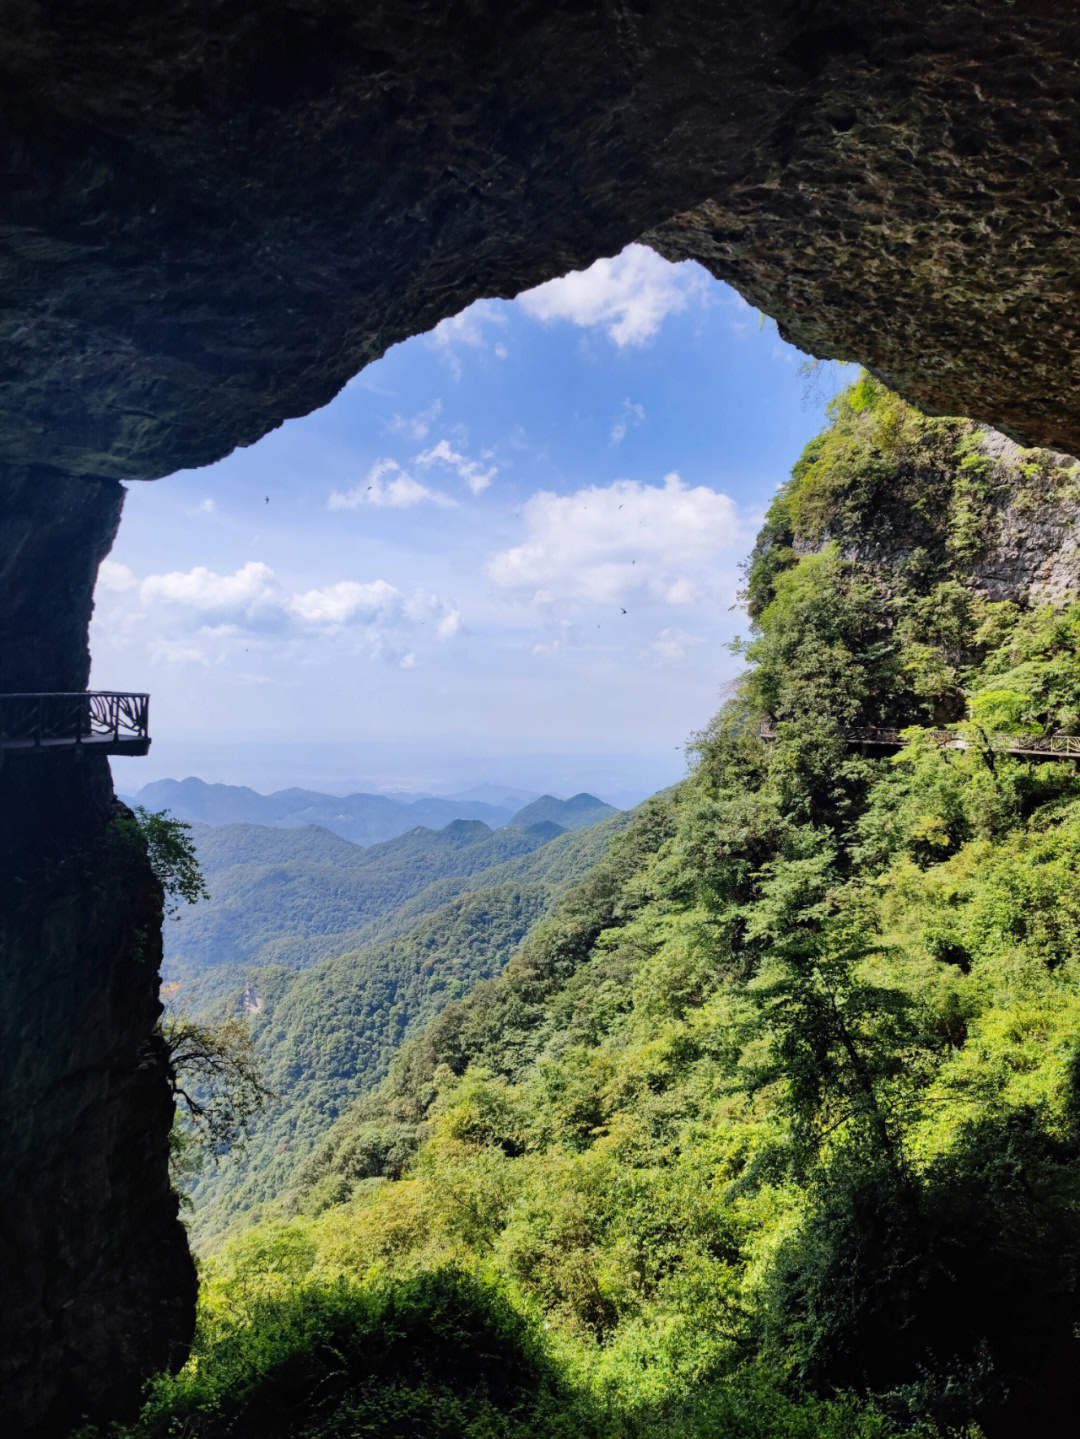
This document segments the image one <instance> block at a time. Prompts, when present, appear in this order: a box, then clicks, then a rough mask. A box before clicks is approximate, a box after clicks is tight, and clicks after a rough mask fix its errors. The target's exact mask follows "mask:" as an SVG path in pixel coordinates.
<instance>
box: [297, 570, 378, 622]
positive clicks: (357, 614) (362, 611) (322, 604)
mask: <svg viewBox="0 0 1080 1439" xmlns="http://www.w3.org/2000/svg"><path fill="white" fill-rule="evenodd" d="M400 603H401V592H400V591H399V590H397V589H396V588H395V587H394V586H393V585H390V584H387V582H386V581H385V580H373V581H371V582H370V583H369V584H360V583H358V582H357V581H355V580H339V581H338V582H337V583H336V584H333V585H325V586H324V587H323V588H322V589H316V590H307V591H306V592H305V593H304V594H302V595H294V596H293V597H292V600H291V601H290V603H289V609H290V610H291V611H292V613H293V614H294V615H298V616H299V618H300V619H302V620H304V621H306V622H307V623H308V624H314V625H344V624H348V622H349V621H350V620H355V619H360V620H373V619H378V618H380V617H381V618H384V619H385V618H388V617H390V616H391V615H392V614H393V613H394V612H395V611H396V610H397V609H398V608H399V607H400Z"/></svg>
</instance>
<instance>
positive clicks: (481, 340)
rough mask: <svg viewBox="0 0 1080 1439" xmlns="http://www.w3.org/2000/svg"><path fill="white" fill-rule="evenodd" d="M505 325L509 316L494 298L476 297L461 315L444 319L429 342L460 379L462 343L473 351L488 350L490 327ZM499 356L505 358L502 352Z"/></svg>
mask: <svg viewBox="0 0 1080 1439" xmlns="http://www.w3.org/2000/svg"><path fill="white" fill-rule="evenodd" d="M505 324H506V315H505V313H504V312H503V311H502V309H500V307H499V305H498V304H497V303H496V302H495V301H494V300H476V301H475V302H474V303H473V304H471V305H470V306H469V307H468V309H465V310H462V312H461V314H460V315H451V316H449V317H448V318H447V319H445V320H440V321H439V323H438V324H437V325H436V326H435V328H434V329H433V330H432V331H431V333H430V335H428V337H427V343H428V345H429V346H430V348H431V349H433V350H437V351H438V352H439V354H440V355H441V356H442V358H443V359H444V360H445V361H446V364H447V365H448V366H449V368H450V373H451V374H452V375H453V377H454V379H455V380H460V379H461V375H462V368H461V359H460V357H459V355H458V353H457V352H458V350H459V349H460V348H461V347H462V346H464V347H466V348H468V349H471V350H485V349H487V343H488V341H487V329H486V327H487V326H489V325H496V326H502V325H505ZM499 358H500V359H502V358H504V357H503V356H501V355H500V356H499Z"/></svg>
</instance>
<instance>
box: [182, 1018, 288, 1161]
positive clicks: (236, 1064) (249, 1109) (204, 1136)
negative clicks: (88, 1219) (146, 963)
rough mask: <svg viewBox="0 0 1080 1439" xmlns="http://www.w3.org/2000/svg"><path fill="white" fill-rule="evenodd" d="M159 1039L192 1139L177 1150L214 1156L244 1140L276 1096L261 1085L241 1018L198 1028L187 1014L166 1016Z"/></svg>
mask: <svg viewBox="0 0 1080 1439" xmlns="http://www.w3.org/2000/svg"><path fill="white" fill-rule="evenodd" d="M161 1037H162V1039H163V1040H164V1041H165V1049H166V1053H167V1054H168V1057H169V1082H170V1084H171V1086H172V1092H173V1096H174V1098H176V1099H180V1100H182V1101H183V1103H184V1106H185V1110H186V1113H187V1118H188V1121H189V1124H188V1130H189V1135H190V1138H189V1139H188V1140H187V1141H186V1143H184V1144H181V1145H180V1146H179V1147H180V1148H182V1149H187V1148H190V1147H191V1145H192V1144H194V1146H195V1148H196V1149H197V1150H199V1151H201V1152H203V1153H210V1154H212V1155H218V1154H220V1153H222V1152H223V1151H224V1150H225V1149H228V1148H229V1147H230V1146H232V1145H234V1144H236V1143H237V1142H242V1141H243V1140H245V1139H247V1138H248V1136H249V1135H250V1133H251V1128H252V1125H253V1123H254V1121H255V1119H256V1118H257V1117H258V1115H259V1114H261V1112H262V1110H263V1108H264V1107H265V1105H266V1102H267V1100H269V1099H273V1098H275V1097H276V1096H275V1095H274V1093H273V1091H272V1090H270V1089H269V1088H268V1087H267V1086H266V1085H265V1084H264V1083H263V1080H262V1077H261V1075H260V1073H259V1066H258V1062H257V1060H256V1057H255V1044H254V1041H253V1040H252V1038H251V1035H250V1033H249V1032H248V1028H247V1025H246V1024H244V1023H243V1021H242V1020H239V1019H224V1020H221V1021H219V1022H218V1023H216V1024H199V1023H197V1022H196V1021H195V1020H193V1019H191V1018H189V1017H188V1016H187V1015H185V1014H174V1015H166V1016H165V1018H164V1019H163V1020H162V1023H161ZM188 1157H189V1158H190V1157H191V1156H188ZM189 1167H190V1166H189Z"/></svg>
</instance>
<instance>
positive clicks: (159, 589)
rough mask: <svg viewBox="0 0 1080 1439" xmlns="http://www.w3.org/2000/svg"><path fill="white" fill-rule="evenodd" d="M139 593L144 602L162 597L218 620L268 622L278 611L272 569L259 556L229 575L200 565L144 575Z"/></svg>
mask: <svg viewBox="0 0 1080 1439" xmlns="http://www.w3.org/2000/svg"><path fill="white" fill-rule="evenodd" d="M139 593H140V597H141V599H142V603H143V604H144V605H151V604H153V603H154V602H155V601H160V600H164V601H166V602H168V603H171V604H175V605H182V606H187V607H189V608H191V609H194V610H197V611H199V613H200V614H204V615H207V616H214V617H216V618H217V620H218V622H219V623H227V622H229V621H233V622H236V621H244V622H246V623H248V624H268V623H272V622H274V621H275V620H276V619H278V618H280V615H281V612H282V601H281V592H280V588H279V586H278V582H277V579H276V577H275V575H274V572H273V570H272V569H271V568H270V566H269V565H264V564H263V563H262V562H261V561H259V560H249V561H248V562H247V564H246V565H243V566H242V567H241V568H240V569H238V570H236V571H235V572H234V573H233V574H231V575H218V574H215V573H214V571H213V570H208V569H207V568H206V567H205V566H204V565H197V566H196V567H195V568H194V569H193V570H188V571H186V572H181V571H179V570H175V571H173V572H172V573H171V574H166V575H148V576H147V577H146V579H145V580H143V582H142V587H141V589H140V592H139Z"/></svg>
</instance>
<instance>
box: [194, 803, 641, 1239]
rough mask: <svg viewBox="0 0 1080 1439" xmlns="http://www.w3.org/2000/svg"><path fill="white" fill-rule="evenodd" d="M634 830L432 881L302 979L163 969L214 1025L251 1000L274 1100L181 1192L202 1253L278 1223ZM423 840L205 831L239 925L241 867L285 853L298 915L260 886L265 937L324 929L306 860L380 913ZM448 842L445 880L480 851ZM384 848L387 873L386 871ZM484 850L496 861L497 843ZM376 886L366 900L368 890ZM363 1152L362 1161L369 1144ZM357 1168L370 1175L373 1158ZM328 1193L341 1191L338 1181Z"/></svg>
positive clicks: (287, 974)
mask: <svg viewBox="0 0 1080 1439" xmlns="http://www.w3.org/2000/svg"><path fill="white" fill-rule="evenodd" d="M626 823H627V821H626V819H625V818H624V817H623V816H621V815H620V816H616V817H614V818H613V819H610V820H608V821H606V822H604V823H603V824H601V825H599V826H595V827H594V828H592V829H586V830H581V831H578V832H576V833H573V834H565V835H560V836H558V837H557V838H555V839H554V840H552V841H551V842H549V843H546V844H542V845H541V846H540V847H539V848H533V849H532V850H531V851H529V852H527V853H525V854H521V855H518V856H517V857H515V858H513V859H511V860H509V861H505V860H504V861H502V862H501V863H498V864H496V865H494V866H493V867H492V868H490V869H487V870H479V871H477V872H475V873H468V872H467V873H464V874H453V873H451V874H450V875H447V876H445V877H444V878H442V879H436V880H434V882H433V883H430V884H428V885H427V886H426V887H425V888H423V889H421V891H420V892H419V893H418V894H416V895H414V896H413V898H412V899H410V900H408V901H406V902H405V903H404V904H403V905H401V906H399V907H398V909H397V910H395V911H393V912H392V913H391V914H389V915H385V916H380V917H379V918H377V919H376V920H374V921H371V922H369V924H368V925H367V926H366V927H363V928H360V929H354V930H350V931H347V932H346V933H345V935H338V934H331V935H321V936H317V938H318V939H319V940H320V942H322V943H325V945H326V946H328V954H327V957H326V958H323V959H317V960H315V962H313V963H308V964H307V965H306V966H303V967H294V965H295V957H294V956H292V957H293V958H294V964H292V965H289V964H286V963H284V962H279V963H276V964H263V965H261V966H259V967H252V966H248V965H243V966H239V965H222V964H217V965H214V966H212V967H211V968H210V969H209V970H202V971H200V969H199V968H198V966H197V963H196V962H195V961H190V962H188V963H187V964H186V965H175V964H174V966H173V967H172V968H171V969H170V970H167V973H170V974H172V975H179V976H180V977H181V980H182V982H181V987H180V990H179V992H178V997H180V998H183V997H185V996H186V1003H187V1007H188V1013H189V1014H191V1015H192V1017H194V1018H196V1019H199V1020H203V1019H207V1018H210V1017H214V1019H215V1022H216V1019H217V1016H218V1015H219V1012H220V1011H221V1010H222V1009H223V1008H224V1009H225V1011H226V1012H228V1013H239V1012H242V1011H241V1010H240V1004H241V996H242V995H244V996H246V1000H245V1001H244V1003H246V1006H247V1010H248V1011H249V1012H247V1013H246V1014H245V1021H246V1024H247V1025H248V1026H249V1028H250V1033H251V1036H252V1041H253V1043H254V1047H255V1053H256V1056H257V1059H258V1063H259V1066H260V1070H261V1072H262V1074H263V1075H264V1077H265V1082H266V1084H267V1085H268V1087H269V1088H270V1089H271V1090H273V1091H274V1097H273V1098H272V1099H270V1100H269V1101H268V1103H267V1106H266V1108H265V1111H264V1112H263V1114H262V1116H261V1118H260V1122H259V1124H258V1125H257V1126H255V1127H254V1129H253V1132H252V1133H251V1135H250V1137H249V1139H248V1142H247V1143H246V1144H245V1145H244V1146H242V1147H241V1148H240V1149H239V1150H237V1151H234V1152H233V1153H232V1154H230V1155H229V1156H228V1157H227V1158H225V1159H223V1160H222V1161H221V1163H219V1164H217V1165H215V1166H213V1167H209V1168H207V1167H204V1168H203V1169H202V1170H201V1171H200V1172H198V1173H197V1174H195V1175H193V1176H192V1177H190V1178H189V1179H188V1180H187V1181H185V1182H186V1184H187V1187H188V1188H189V1190H190V1193H191V1196H192V1199H193V1201H194V1208H193V1213H192V1215H191V1218H190V1221H189V1222H190V1228H191V1232H192V1234H193V1236H194V1237H195V1239H196V1241H197V1242H198V1243H199V1244H200V1245H202V1244H205V1243H206V1242H208V1241H209V1240H212V1239H214V1238H215V1237H217V1236H218V1235H220V1234H221V1232H222V1231H223V1230H225V1229H227V1228H229V1227H231V1226H235V1225H236V1223H238V1222H248V1223H250V1222H251V1221H252V1220H253V1219H255V1218H257V1217H259V1216H260V1215H261V1214H262V1213H264V1212H266V1210H267V1208H268V1207H269V1206H271V1205H272V1203H273V1201H274V1199H275V1197H276V1196H277V1195H278V1194H279V1193H280V1191H281V1190H282V1189H283V1188H285V1187H286V1185H287V1184H288V1181H289V1177H290V1176H291V1175H292V1174H294V1173H295V1171H296V1169H297V1167H298V1165H299V1164H300V1163H301V1162H302V1161H303V1160H304V1158H305V1157H306V1155H307V1154H308V1152H309V1151H310V1150H311V1148H312V1147H313V1146H314V1145H315V1144H316V1142H317V1141H318V1140H319V1139H320V1138H321V1137H322V1136H323V1135H325V1133H326V1131H327V1129H328V1128H329V1126H330V1125H331V1124H332V1123H333V1121H334V1120H335V1118H336V1117H337V1115H338V1114H339V1113H340V1112H341V1111H342V1110H343V1109H344V1108H345V1107H346V1106H347V1105H348V1103H349V1102H350V1101H351V1100H352V1099H353V1097H354V1096H355V1095H356V1094H357V1093H363V1092H364V1091H366V1090H368V1089H370V1088H371V1087H372V1086H373V1085H374V1084H376V1083H377V1082H378V1081H379V1080H380V1079H381V1078H382V1077H383V1076H384V1075H385V1073H386V1070H387V1067H388V1065H389V1063H390V1060H391V1058H392V1057H393V1055H394V1053H395V1052H396V1051H397V1050H398V1049H399V1048H400V1046H401V1045H402V1043H403V1042H404V1041H405V1040H407V1039H408V1037H409V1036H411V1035H412V1034H414V1033H415V1032H417V1031H418V1030H419V1029H421V1028H423V1026H424V1025H425V1024H427V1023H428V1022H430V1021H431V1020H432V1019H433V1018H434V1017H435V1016H436V1015H437V1014H438V1013H439V1012H440V1010H441V1009H443V1008H444V1007H445V1006H446V1005H448V1004H452V1003H453V1002H454V1001H456V1000H458V999H460V998H461V997H462V995H464V994H465V993H466V992H468V991H469V990H470V989H471V988H472V987H473V986H474V985H475V984H476V983H477V981H481V980H485V979H488V978H491V977H493V976H494V975H496V974H498V973H499V971H500V970H501V969H502V967H503V966H504V965H505V963H506V961H507V960H508V959H509V958H510V956H511V954H512V953H513V952H514V950H515V949H516V948H517V946H518V945H519V944H520V943H521V941H522V940H523V939H524V938H525V936H526V935H527V934H528V933H529V932H530V931H531V930H532V929H533V928H534V927H535V926H536V925H537V924H538V923H539V921H540V920H541V919H542V918H543V917H544V915H545V914H546V913H548V912H549V911H550V909H551V908H552V906H553V904H554V903H555V902H556V900H557V897H558V896H559V895H560V894H561V893H562V892H563V891H564V890H565V889H566V888H567V886H568V885H569V884H570V883H571V881H572V880H574V879H575V878H578V877H579V876H581V875H582V874H585V873H588V871H589V869H590V867H591V866H592V865H593V864H594V863H595V862H596V860H597V859H598V858H599V857H600V856H601V855H602V854H603V853H604V852H605V850H606V848H607V846H608V844H609V843H610V841H611V838H612V836H613V835H614V834H616V833H617V832H618V831H619V830H620V829H621V828H623V827H625V824H626ZM479 828H480V829H482V828H483V827H482V826H480V827H479ZM460 829H461V827H458V830H457V832H456V834H457V837H458V838H460V837H461V835H460ZM417 839H418V836H415V835H413V836H406V837H405V840H406V841H409V843H408V844H405V843H404V842H403V841H393V842H392V843H391V844H389V845H387V846H379V847H377V849H373V850H370V851H357V850H356V847H355V846H352V845H349V844H348V843H347V842H346V841H344V840H341V839H339V838H337V837H336V836H333V835H329V834H326V833H325V832H323V831H318V830H292V831H279V830H270V829H263V830H260V829H256V828H255V827H253V826H237V827H231V828H227V829H225V830H219V831H200V832H199V835H198V840H199V844H200V849H201V852H202V853H203V855H204V856H207V857H208V858H209V863H210V866H211V868H212V870H213V872H214V889H215V894H217V895H218V897H219V898H218V903H219V906H220V907H223V908H224V907H228V908H230V909H232V910H233V911H234V913H235V917H236V923H237V924H238V925H242V924H243V918H244V913H245V910H244V904H245V902H246V897H247V896H249V895H250V891H245V890H243V889H240V890H239V891H238V889H237V887H236V886H235V885H234V884H233V883H232V881H231V878H230V875H231V873H232V872H233V871H234V869H235V867H237V866H247V865H249V864H251V863H253V862H256V861H259V860H263V859H265V858H269V857H273V858H277V859H279V860H280V861H281V862H282V863H283V864H287V865H288V866H289V869H290V871H291V872H293V873H295V883H296V904H297V906H298V908H297V909H296V910H295V911H294V910H293V908H292V905H291V902H290V903H289V904H288V905H286V904H284V903H283V904H281V905H279V906H275V905H274V903H273V899H274V889H273V886H272V885H270V884H267V885H266V886H265V887H264V886H262V885H260V887H259V889H258V891H257V904H258V907H259V910H260V911H261V913H260V915H259V918H258V920H257V922H258V923H261V924H262V925H264V926H265V927H266V929H265V931H264V932H266V933H270V932H271V928H270V927H271V926H272V925H274V924H279V925H280V926H282V927H283V928H286V929H290V928H295V927H296V926H297V925H298V923H299V922H301V921H304V922H305V923H306V924H307V926H308V927H309V928H310V929H314V928H315V927H316V926H318V925H319V924H320V923H322V922H323V917H322V916H321V914H320V911H319V904H320V896H321V893H322V891H321V890H320V889H319V887H318V884H317V883H313V884H312V887H311V894H310V910H309V911H308V912H307V913H305V912H304V910H303V908H302V904H301V891H302V881H303V875H304V873H305V872H306V868H307V867H308V865H309V861H310V863H311V864H313V865H317V867H318V872H319V873H325V872H326V869H327V868H329V867H330V866H333V869H332V873H333V875H334V883H335V884H340V886H341V889H342V893H343V899H342V903H345V902H346V901H345V898H344V896H347V895H348V894H350V893H353V892H355V893H358V894H360V895H361V896H363V895H364V894H365V893H367V898H368V901H369V902H375V901H378V895H379V890H380V885H381V884H382V883H383V881H384V879H385V878H386V876H387V874H388V875H389V880H390V883H394V876H395V874H396V873H397V869H398V865H399V861H400V859H401V855H402V852H403V850H404V851H405V852H406V853H410V854H411V853H412V852H413V850H414V848H415V844H416V841H417ZM441 839H442V845H443V848H440V836H439V835H434V836H433V835H431V834H430V833H426V834H425V838H424V843H425V844H427V845H428V846H429V851H428V853H429V860H430V864H431V871H429V872H430V873H435V874H437V873H438V867H439V864H440V862H441V860H443V859H446V858H447V856H449V860H450V862H451V863H453V861H454V859H455V857H461V856H462V855H465V856H467V857H469V862H470V863H473V862H476V858H477V857H476V854H475V850H476V849H477V845H475V844H474V843H472V842H471V841H467V842H466V843H464V844H461V843H458V842H456V839H455V834H454V833H452V834H451V835H449V836H445V835H444V836H442V837H441ZM379 851H384V852H385V854H384V858H385V860H386V863H387V870H386V871H384V869H383V867H382V865H381V863H380V862H379V861H378V852H379ZM486 852H487V853H488V855H489V857H490V855H491V853H492V850H491V847H490V846H488V847H487V850H486ZM358 853H359V854H361V855H366V856H368V858H367V860H366V861H365V864H364V865H363V866H362V867H360V868H359V869H357V868H355V866H356V864H357V859H356V857H357V854H358ZM496 853H498V851H496ZM229 861H234V862H235V865H233V864H230V863H229ZM215 867H216V868H215ZM365 876H366V879H365ZM365 883H367V884H368V885H369V886H370V893H368V892H367V891H365V890H364V889H363V885H364V884H365ZM351 886H352V887H354V888H351ZM373 896H374V901H373ZM312 938H316V936H312ZM293 943H294V941H293V940H292V939H291V938H290V937H289V936H288V935H287V934H279V936H278V937H277V938H276V939H274V940H273V941H270V942H268V943H267V944H266V945H265V947H264V950H263V953H275V954H279V955H280V956H281V959H282V960H283V961H285V960H288V959H289V958H290V956H291V954H292V951H291V946H292V945H293ZM339 943H340V944H341V948H340V949H338V948H337V947H336V946H337V945H338V944H339ZM172 982H173V984H176V983H177V981H176V980H173V981H172ZM413 1147H415V1146H414V1145H413V1144H412V1143H411V1140H409V1139H408V1138H406V1140H405V1142H404V1146H403V1147H402V1146H399V1145H398V1144H397V1143H396V1142H391V1143H390V1146H389V1150H388V1153H391V1154H399V1153H402V1154H404V1153H409V1152H411V1149H412V1148H413ZM362 1149H364V1152H365V1153H366V1148H365V1146H362ZM360 1165H361V1171H362V1172H366V1165H367V1161H366V1160H361V1161H360ZM326 1192H327V1195H328V1196H333V1195H334V1194H336V1192H337V1189H336V1186H335V1184H334V1182H333V1181H331V1183H330V1184H329V1185H328V1186H327V1191H326Z"/></svg>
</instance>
